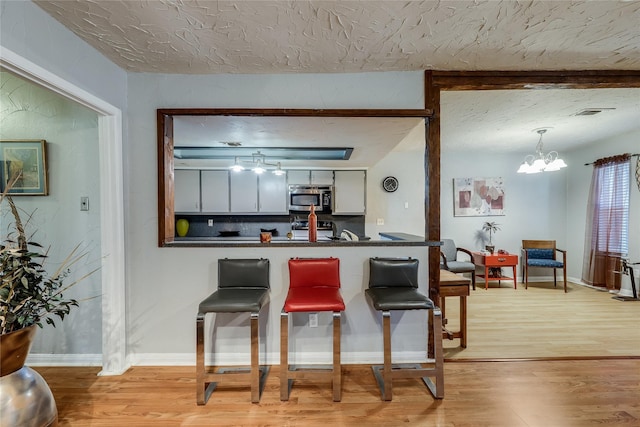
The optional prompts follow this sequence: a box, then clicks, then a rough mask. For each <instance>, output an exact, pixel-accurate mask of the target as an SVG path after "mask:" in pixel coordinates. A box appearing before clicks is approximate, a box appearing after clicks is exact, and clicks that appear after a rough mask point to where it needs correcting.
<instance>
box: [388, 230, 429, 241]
mask: <svg viewBox="0 0 640 427" xmlns="http://www.w3.org/2000/svg"><path fill="white" fill-rule="evenodd" d="M378 234H379V235H380V237H383V238H385V239H390V240H393V241H398V240H404V241H407V242H420V241H421V242H424V237H422V236H418V235H416V234H407V233H393V232H385V233H378Z"/></svg>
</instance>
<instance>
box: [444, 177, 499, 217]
mask: <svg viewBox="0 0 640 427" xmlns="http://www.w3.org/2000/svg"><path fill="white" fill-rule="evenodd" d="M504 193H505V192H504V181H503V180H502V178H501V177H496V178H454V179H453V216H500V215H504V195H505V194H504Z"/></svg>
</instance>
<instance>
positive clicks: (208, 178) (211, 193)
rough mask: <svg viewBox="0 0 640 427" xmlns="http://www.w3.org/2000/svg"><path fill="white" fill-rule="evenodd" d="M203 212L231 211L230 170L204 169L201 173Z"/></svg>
mask: <svg viewBox="0 0 640 427" xmlns="http://www.w3.org/2000/svg"><path fill="white" fill-rule="evenodd" d="M200 193H201V197H202V212H208V213H229V211H230V205H229V172H228V171H226V170H203V171H202V172H201V173H200Z"/></svg>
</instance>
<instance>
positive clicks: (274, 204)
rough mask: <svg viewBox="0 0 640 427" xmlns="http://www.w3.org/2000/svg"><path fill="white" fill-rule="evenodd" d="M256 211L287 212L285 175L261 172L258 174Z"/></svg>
mask: <svg viewBox="0 0 640 427" xmlns="http://www.w3.org/2000/svg"><path fill="white" fill-rule="evenodd" d="M258 201H259V203H258V211H259V212H260V213H269V214H288V213H289V208H288V205H287V177H286V176H285V175H274V174H272V173H269V172H267V173H263V174H261V175H258Z"/></svg>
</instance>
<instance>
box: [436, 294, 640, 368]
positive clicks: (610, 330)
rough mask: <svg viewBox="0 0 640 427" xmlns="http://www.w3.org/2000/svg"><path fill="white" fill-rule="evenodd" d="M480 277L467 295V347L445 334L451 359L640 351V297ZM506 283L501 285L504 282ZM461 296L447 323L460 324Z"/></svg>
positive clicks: (451, 304)
mask: <svg viewBox="0 0 640 427" xmlns="http://www.w3.org/2000/svg"><path fill="white" fill-rule="evenodd" d="M561 285H562V283H561V282H560V283H559V284H558V288H554V287H553V282H544V283H529V289H527V290H525V289H524V285H523V284H521V283H518V288H517V289H516V290H514V289H513V282H511V281H503V282H502V284H501V285H498V283H497V282H491V283H490V285H489V289H488V290H485V289H484V283H483V282H481V281H479V283H477V284H476V290H475V291H473V290H472V291H471V296H469V297H468V298H467V331H468V342H467V348H466V349H462V348H461V347H460V346H459V345H460V341H459V340H457V339H456V340H452V341H449V340H444V347H445V358H446V359H512V358H558V357H560V358H561V357H593V356H598V357H603V356H604V357H616V356H640V301H626V302H622V301H617V300H614V299H612V298H611V296H612V295H611V294H610V293H608V292H603V291H599V290H595V289H592V288H588V287H585V286H581V285H577V284H573V283H569V287H568V292H567V293H566V294H565V293H564V292H563V290H562V287H561ZM498 286H500V287H498ZM458 307H459V303H458V298H447V302H446V316H447V319H448V325H447V327H448V328H449V329H451V330H457V329H458V325H459V321H458V319H459V314H458V313H459V311H458Z"/></svg>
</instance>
